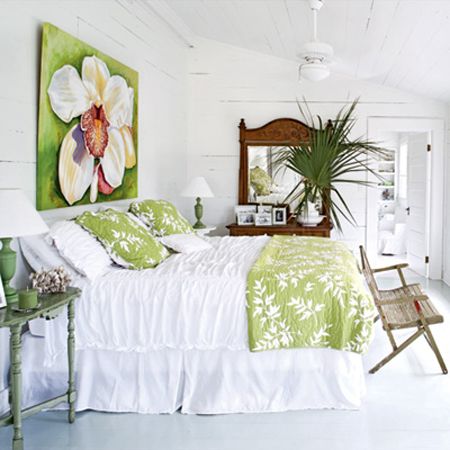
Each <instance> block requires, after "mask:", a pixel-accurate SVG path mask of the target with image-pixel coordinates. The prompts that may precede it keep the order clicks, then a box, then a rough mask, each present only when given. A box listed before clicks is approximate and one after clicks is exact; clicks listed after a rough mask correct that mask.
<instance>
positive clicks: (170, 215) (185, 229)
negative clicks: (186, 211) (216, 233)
mask: <svg viewBox="0 0 450 450" xmlns="http://www.w3.org/2000/svg"><path fill="white" fill-rule="evenodd" d="M130 212H132V213H133V214H134V215H135V216H137V217H138V218H139V219H140V220H141V221H142V222H144V223H145V225H147V226H148V227H149V228H150V229H151V230H152V232H153V233H154V234H155V235H157V236H168V235H170V234H187V233H193V232H194V229H193V228H192V225H191V224H190V223H189V222H188V221H187V220H186V219H185V218H184V217H183V216H182V215H181V214H180V213H179V211H178V210H177V208H175V206H173V205H172V203H169V202H167V201H165V200H143V201H141V202H133V203H132V204H131V205H130Z"/></svg>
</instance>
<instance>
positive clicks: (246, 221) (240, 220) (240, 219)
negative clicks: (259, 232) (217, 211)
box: [236, 212, 256, 226]
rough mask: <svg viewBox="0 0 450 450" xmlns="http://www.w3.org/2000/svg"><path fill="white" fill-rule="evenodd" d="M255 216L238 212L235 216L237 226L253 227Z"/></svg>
mask: <svg viewBox="0 0 450 450" xmlns="http://www.w3.org/2000/svg"><path fill="white" fill-rule="evenodd" d="M255 215H256V214H255V213H252V212H239V213H237V215H236V221H237V224H238V225H243V226H252V225H255Z"/></svg>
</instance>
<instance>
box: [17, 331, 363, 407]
mask: <svg viewBox="0 0 450 450" xmlns="http://www.w3.org/2000/svg"><path fill="white" fill-rule="evenodd" d="M44 354H45V353H44V339H42V338H36V337H33V336H30V335H26V336H24V358H23V361H24V364H23V375H24V377H23V380H24V396H23V401H24V405H25V406H28V405H30V404H33V403H38V402H41V401H43V400H45V399H46V398H49V397H51V396H55V395H58V394H60V393H62V392H64V391H65V390H66V388H67V362H66V358H65V355H61V356H60V357H58V358H56V359H55V360H54V361H53V362H52V363H51V365H50V366H49V367H44V366H45V363H44V360H45V358H44ZM293 355H295V357H293ZM76 384H77V390H78V399H77V403H76V409H77V411H82V410H87V409H92V410H97V411H109V412H135V413H173V412H174V411H176V410H178V409H179V408H181V411H182V412H183V413H186V414H225V413H241V412H277V411H288V410H299V409H321V408H336V409H356V408H358V407H359V406H360V403H361V398H362V396H363V395H364V393H365V381H364V373H363V366H362V359H361V356H360V355H357V354H355V353H349V352H341V351H336V350H332V349H298V350H281V351H273V352H263V353H250V352H248V351H233V350H226V349H220V350H209V351H204V350H174V349H164V350H155V351H149V352H145V353H138V352H118V351H111V350H93V349H85V350H78V351H77V352H76Z"/></svg>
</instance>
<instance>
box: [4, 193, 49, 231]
mask: <svg viewBox="0 0 450 450" xmlns="http://www.w3.org/2000/svg"><path fill="white" fill-rule="evenodd" d="M47 231H48V227H47V225H46V224H45V222H44V221H43V220H42V218H41V216H40V215H39V213H38V212H37V211H36V209H35V207H34V206H33V205H32V204H31V203H30V201H29V200H28V199H27V197H26V196H25V194H24V193H23V192H22V191H21V190H19V189H0V238H14V237H20V236H29V235H33V234H41V233H45V232H47Z"/></svg>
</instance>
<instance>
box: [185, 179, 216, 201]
mask: <svg viewBox="0 0 450 450" xmlns="http://www.w3.org/2000/svg"><path fill="white" fill-rule="evenodd" d="M181 196H182V197H201V198H208V197H214V194H213V192H212V191H211V188H210V187H209V185H208V183H207V182H206V180H205V179H204V178H203V177H195V178H193V179H192V180H191V181H190V183H189V184H188V185H187V186H186V187H185V188H184V189H183V190H182V191H181Z"/></svg>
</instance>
